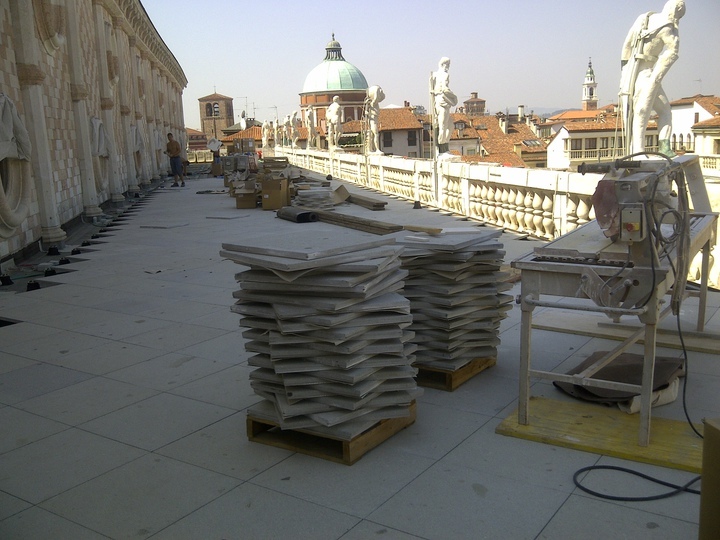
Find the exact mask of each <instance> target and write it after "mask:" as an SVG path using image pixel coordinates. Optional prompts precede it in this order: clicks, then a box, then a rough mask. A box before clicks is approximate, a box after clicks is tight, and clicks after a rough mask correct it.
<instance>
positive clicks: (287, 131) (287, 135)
mask: <svg viewBox="0 0 720 540" xmlns="http://www.w3.org/2000/svg"><path fill="white" fill-rule="evenodd" d="M283 137H284V143H283V144H284V145H287V144H289V143H290V141H292V126H291V124H290V115H289V114H286V115H285V120H283Z"/></svg>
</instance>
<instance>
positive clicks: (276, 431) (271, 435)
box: [247, 401, 417, 465]
mask: <svg viewBox="0 0 720 540" xmlns="http://www.w3.org/2000/svg"><path fill="white" fill-rule="evenodd" d="M408 410H409V413H410V414H409V416H407V417H403V418H388V419H386V420H380V421H379V422H377V423H376V424H375V425H373V426H372V427H371V428H370V429H368V430H366V431H364V432H363V433H361V434H360V435H357V436H356V437H353V438H352V439H350V440H342V439H340V438H335V437H332V436H330V435H320V434H317V433H312V432H311V431H310V430H306V429H298V430H281V429H280V428H279V427H278V426H277V424H275V423H273V422H271V421H268V420H262V419H259V418H254V417H252V416H250V415H248V417H247V435H248V439H249V440H250V441H253V442H258V443H261V444H266V445H268V446H275V447H277V448H283V449H285V450H291V451H293V452H299V453H301V454H307V455H309V456H314V457H319V458H322V459H327V460H330V461H334V462H336V463H344V464H345V465H352V464H353V463H355V462H356V461H358V460H359V459H360V458H361V457H362V456H364V455H365V454H366V453H368V452H369V451H370V450H372V449H373V448H375V447H376V446H378V445H380V444H381V443H382V442H384V441H386V440H387V439H389V438H390V437H392V436H393V435H395V434H396V433H398V432H399V431H402V430H403V429H405V428H406V427H408V426H409V425H412V424H413V423H414V422H415V418H416V416H417V405H416V403H415V401H413V402H412V403H411V404H410V407H409V408H408Z"/></svg>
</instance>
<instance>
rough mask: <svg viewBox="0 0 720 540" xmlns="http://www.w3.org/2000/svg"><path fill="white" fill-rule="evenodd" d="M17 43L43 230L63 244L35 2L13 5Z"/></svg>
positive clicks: (44, 237)
mask: <svg viewBox="0 0 720 540" xmlns="http://www.w3.org/2000/svg"><path fill="white" fill-rule="evenodd" d="M10 14H11V17H12V21H13V25H12V26H13V28H14V30H15V31H14V32H13V38H14V41H15V60H16V62H17V74H18V80H19V82H20V92H21V95H22V102H23V109H24V113H25V114H24V115H23V116H24V120H25V127H26V128H27V130H28V133H29V135H30V142H31V144H32V156H31V161H30V162H31V166H32V175H33V180H34V183H35V191H36V193H37V197H38V206H39V211H40V212H39V213H40V230H41V234H42V240H43V241H44V242H47V243H56V242H62V241H63V240H65V238H67V234H65V231H63V230H62V229H61V228H60V214H59V212H58V203H57V198H56V196H55V183H54V181H53V171H52V167H51V165H50V164H51V163H52V157H51V152H50V143H49V142H48V140H47V133H48V129H47V123H46V122H45V104H44V96H43V88H42V83H43V81H44V80H45V73H44V72H43V71H42V69H41V68H40V65H39V64H40V49H39V46H38V42H37V41H36V38H35V17H34V13H33V4H32V3H31V2H10Z"/></svg>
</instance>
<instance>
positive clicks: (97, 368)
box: [47, 341, 163, 375]
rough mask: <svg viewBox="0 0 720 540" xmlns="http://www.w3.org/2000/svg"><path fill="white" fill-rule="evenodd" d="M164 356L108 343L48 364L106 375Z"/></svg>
mask: <svg viewBox="0 0 720 540" xmlns="http://www.w3.org/2000/svg"><path fill="white" fill-rule="evenodd" d="M162 354H163V351H161V350H158V349H151V348H149V347H143V346H141V345H133V344H131V343H124V342H122V341H107V342H106V343H103V344H102V345H100V346H98V347H93V348H90V349H85V350H83V351H78V352H76V353H70V354H67V355H64V356H62V357H55V358H50V359H48V360H47V362H48V363H52V364H55V365H59V366H63V367H67V368H70V369H75V370H77V371H84V372H86V373H92V374H94V375H104V374H105V373H110V372H112V371H117V370H118V369H122V368H126V367H128V366H131V365H134V364H137V363H140V362H143V361H145V360H149V359H151V358H156V357H158V356H161V355H162Z"/></svg>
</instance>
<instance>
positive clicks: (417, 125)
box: [379, 107, 422, 131]
mask: <svg viewBox="0 0 720 540" xmlns="http://www.w3.org/2000/svg"><path fill="white" fill-rule="evenodd" d="M379 121H380V131H396V130H400V129H402V130H410V129H421V128H422V123H421V121H420V119H419V118H418V117H417V116H415V115H414V114H413V112H412V109H411V108H410V107H400V108H393V109H380V118H379Z"/></svg>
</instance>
